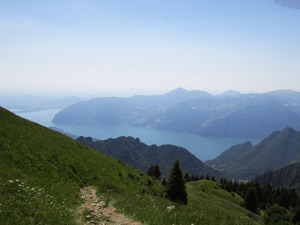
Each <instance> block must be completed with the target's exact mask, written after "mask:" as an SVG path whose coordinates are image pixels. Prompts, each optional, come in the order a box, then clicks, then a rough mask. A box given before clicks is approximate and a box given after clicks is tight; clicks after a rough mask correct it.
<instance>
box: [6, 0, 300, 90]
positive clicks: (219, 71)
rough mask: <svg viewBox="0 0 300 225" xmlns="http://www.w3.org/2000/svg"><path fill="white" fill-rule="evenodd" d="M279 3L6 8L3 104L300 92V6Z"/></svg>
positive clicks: (105, 2)
mask: <svg viewBox="0 0 300 225" xmlns="http://www.w3.org/2000/svg"><path fill="white" fill-rule="evenodd" d="M276 2H278V3H274V1H272V0H51V1H46V0H26V1H24V0H0V94H3V93H4V94H7V93H8V94H13V93H15V94H19V93H20V94H22V93H26V94H28V93H35V94H45V93H51V92H52V93H55V92H56V93H62V94H76V95H88V94H99V95H105V94H111V95H120V94H126V93H127V94H128V93H129V94H131V93H136V94H147V93H163V92H166V91H169V90H172V89H175V88H177V87H183V88H186V89H198V90H205V91H208V92H210V93H219V92H222V91H224V90H228V89H233V90H237V91H241V92H266V91H270V90H275V89H293V90H297V91H300V4H299V0H276ZM280 3H281V4H280ZM297 3H298V4H297Z"/></svg>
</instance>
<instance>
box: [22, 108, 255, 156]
mask: <svg viewBox="0 0 300 225" xmlns="http://www.w3.org/2000/svg"><path fill="white" fill-rule="evenodd" d="M58 111H60V109H51V110H42V111H37V112H26V113H16V114H17V115H19V116H21V117H23V118H25V119H28V120H31V121H33V122H36V123H39V124H41V125H43V126H46V127H51V126H54V127H57V128H60V129H62V130H64V131H65V132H68V133H71V134H74V135H77V136H85V137H86V136H90V137H94V138H98V139H101V140H104V139H107V138H116V137H119V136H132V137H138V138H139V139H140V140H141V141H142V142H144V143H146V144H148V145H152V144H156V145H162V144H172V145H177V146H181V147H184V148H186V149H188V150H189V151H190V152H191V153H192V154H194V155H195V156H196V157H198V158H199V159H200V160H202V161H206V160H209V159H213V158H215V157H217V156H218V155H220V154H221V153H222V152H224V151H225V150H226V149H228V148H229V147H231V146H233V145H236V144H239V143H243V142H246V141H251V142H252V144H257V143H258V142H259V141H260V139H242V138H223V137H203V136H198V135H194V134H189V133H184V132H177V131H166V130H157V129H147V128H139V127H131V126H116V125H109V126H108V125H101V126H100V125H97V126H96V125H61V124H53V123H52V122H51V121H52V119H53V117H54V115H55V114H56V113H57V112H58Z"/></svg>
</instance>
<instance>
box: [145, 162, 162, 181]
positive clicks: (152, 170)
mask: <svg viewBox="0 0 300 225" xmlns="http://www.w3.org/2000/svg"><path fill="white" fill-rule="evenodd" d="M147 174H148V175H149V176H151V177H155V178H156V179H160V176H161V172H160V169H159V167H158V165H157V164H156V165H151V166H150V167H149V168H148V170H147Z"/></svg>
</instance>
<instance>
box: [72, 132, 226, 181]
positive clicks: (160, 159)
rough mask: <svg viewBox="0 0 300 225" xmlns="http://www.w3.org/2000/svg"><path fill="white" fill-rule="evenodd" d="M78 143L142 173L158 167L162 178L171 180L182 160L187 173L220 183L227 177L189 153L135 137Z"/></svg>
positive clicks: (87, 139) (176, 147) (82, 139)
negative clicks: (151, 166)
mask: <svg viewBox="0 0 300 225" xmlns="http://www.w3.org/2000/svg"><path fill="white" fill-rule="evenodd" d="M77 141H79V142H81V143H83V144H85V145H88V146H90V147H92V148H94V149H96V150H98V151H99V152H101V153H104V154H106V155H109V156H111V157H113V158H114V159H117V160H121V161H122V162H124V163H127V164H130V165H132V166H134V167H135V168H137V169H138V170H140V171H142V172H146V171H147V169H148V168H149V167H150V165H155V164H158V166H159V168H160V171H161V173H162V176H164V177H167V176H168V174H169V171H170V168H171V167H172V164H173V162H174V160H175V159H179V160H180V164H181V167H182V170H183V172H184V173H189V174H190V175H199V176H200V175H203V176H206V175H207V174H208V175H209V176H210V177H212V176H215V178H216V179H217V180H219V179H220V178H222V177H224V175H223V174H222V173H221V172H219V171H218V170H215V169H212V168H210V167H208V166H207V165H205V164H204V163H203V162H201V160H199V159H198V158H197V157H195V156H194V155H193V154H191V153H190V152H189V151H188V150H186V149H184V148H181V147H178V146H175V145H161V146H157V145H151V146H149V145H146V144H144V143H142V142H140V140H139V139H138V138H133V137H119V138H109V139H107V140H103V141H102V140H93V139H92V138H91V137H86V138H85V137H82V136H81V137H79V138H77Z"/></svg>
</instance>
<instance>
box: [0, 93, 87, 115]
mask: <svg viewBox="0 0 300 225" xmlns="http://www.w3.org/2000/svg"><path fill="white" fill-rule="evenodd" d="M83 100H86V99H85V98H79V97H74V96H70V97H63V98H46V97H37V96H30V95H25V96H0V105H1V106H2V107H4V108H7V109H11V110H13V111H18V112H20V111H24V112H26V111H38V110H46V109H63V108H65V107H67V106H70V105H73V104H75V103H77V102H79V101H83Z"/></svg>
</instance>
